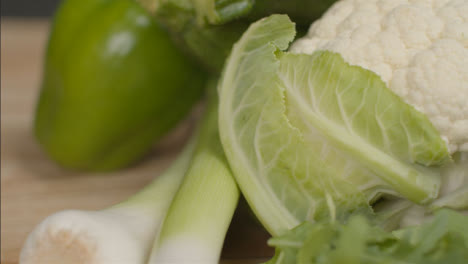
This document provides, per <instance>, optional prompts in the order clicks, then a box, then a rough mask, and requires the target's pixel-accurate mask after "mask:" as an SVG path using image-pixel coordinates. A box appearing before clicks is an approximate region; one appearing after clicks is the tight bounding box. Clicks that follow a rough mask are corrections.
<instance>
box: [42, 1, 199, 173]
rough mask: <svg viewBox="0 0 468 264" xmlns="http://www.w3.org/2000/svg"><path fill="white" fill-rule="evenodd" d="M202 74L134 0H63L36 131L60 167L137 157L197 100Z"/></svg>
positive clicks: (111, 165)
mask: <svg viewBox="0 0 468 264" xmlns="http://www.w3.org/2000/svg"><path fill="white" fill-rule="evenodd" d="M205 79H206V74H205V72H203V71H202V70H201V69H199V67H197V66H196V64H195V63H193V62H192V61H190V60H188V59H187V57H186V56H185V55H184V54H183V53H182V52H181V51H179V50H178V49H177V48H176V47H175V46H174V45H173V43H172V42H171V39H170V37H169V36H168V34H167V33H166V32H165V31H164V30H163V29H162V28H161V27H160V26H159V25H158V24H157V23H156V22H155V20H154V19H153V17H152V16H151V15H150V14H149V13H148V12H147V11H146V10H145V9H144V8H143V7H141V6H140V5H139V4H138V3H137V2H135V1H133V0H66V1H65V2H64V3H63V4H62V5H61V6H60V8H59V10H58V11H57V13H56V16H55V19H54V22H53V26H52V32H51V36H50V40H49V44H48V49H47V54H46V58H45V71H44V78H43V83H42V89H41V93H40V98H39V102H38V105H37V111H36V118H35V133H36V136H37V138H38V140H39V142H40V143H41V145H42V146H43V147H44V149H45V150H46V152H47V153H48V154H49V155H50V156H51V157H52V158H53V159H54V160H56V161H57V162H58V163H60V164H61V165H63V166H65V167H69V168H74V169H82V170H111V169H117V168H121V167H124V166H127V165H129V164H131V163H133V162H135V161H136V160H137V159H139V158H141V157H142V155H144V154H145V153H146V152H147V151H148V150H149V149H150V148H151V146H152V145H153V144H154V142H155V141H156V140H158V139H159V138H161V136H163V135H164V134H166V133H167V132H168V131H169V130H170V129H171V128H173V127H174V126H175V124H176V123H177V122H178V121H180V120H181V119H182V118H183V117H184V116H185V115H186V114H187V112H188V111H189V110H190V108H191V107H192V105H193V104H194V103H195V102H196V101H197V100H198V99H199V98H200V96H201V94H202V90H203V87H204V83H205Z"/></svg>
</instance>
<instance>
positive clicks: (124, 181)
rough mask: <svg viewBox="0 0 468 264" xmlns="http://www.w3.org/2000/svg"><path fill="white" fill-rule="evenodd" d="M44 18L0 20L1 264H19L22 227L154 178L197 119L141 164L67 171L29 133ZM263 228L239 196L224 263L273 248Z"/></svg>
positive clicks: (96, 205)
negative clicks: (107, 170)
mask: <svg viewBox="0 0 468 264" xmlns="http://www.w3.org/2000/svg"><path fill="white" fill-rule="evenodd" d="M48 30H49V22H48V21H44V20H29V21H27V20H12V19H7V20H4V19H2V22H1V33H2V34H1V263H3V264H16V263H17V261H18V255H19V252H20V249H21V246H22V244H23V242H24V240H25V238H26V236H27V234H28V233H29V232H30V231H31V230H32V229H33V228H34V226H35V225H37V224H38V223H39V222H40V221H41V220H42V219H44V218H45V217H46V216H48V215H50V214H52V213H54V212H57V211H60V210H63V209H82V210H99V209H102V208H105V207H107V206H109V205H112V204H115V203H118V202H119V201H121V200H123V199H125V198H126V197H128V196H130V195H132V194H133V193H135V192H137V191H138V190H139V189H141V188H142V187H143V186H145V185H146V184H147V183H148V182H150V181H151V180H152V179H153V178H154V177H157V175H159V174H160V173H161V172H162V171H163V170H164V169H165V168H167V167H168V165H169V164H170V162H171V161H172V160H173V159H174V157H175V156H176V155H177V153H178V151H179V150H180V149H181V146H182V145H183V143H184V141H185V140H186V138H187V135H188V134H189V131H190V128H191V127H192V124H193V123H194V121H193V120H194V119H195V118H193V117H192V118H189V119H188V120H186V121H184V123H183V124H181V125H180V126H179V127H178V128H177V129H176V130H175V131H173V132H172V133H171V135H169V136H168V137H166V138H165V139H164V140H162V142H160V143H159V144H158V145H156V146H155V147H154V150H153V151H152V152H151V153H150V155H148V157H146V158H145V160H143V161H142V162H140V163H139V164H137V165H135V166H133V167H131V168H128V169H125V170H121V171H118V172H112V173H83V172H72V171H68V170H65V169H63V168H60V167H59V166H57V165H56V164H55V163H54V162H53V161H51V160H49V159H48V157H47V156H46V155H45V154H44V153H43V152H42V150H41V148H40V146H39V145H38V144H37V142H36V141H35V139H34V136H33V134H32V121H33V113H34V108H35V102H36V98H37V95H38V92H39V87H40V81H41V73H42V61H43V52H44V48H45V44H46V41H47V35H48ZM267 239H268V234H267V233H266V232H265V231H264V230H263V229H262V228H261V227H260V225H259V224H257V223H256V221H255V220H254V219H253V217H252V216H251V213H250V212H249V211H248V206H246V204H245V203H241V206H239V208H238V210H237V212H236V215H235V216H234V219H233V223H232V225H231V228H230V230H229V231H228V236H227V240H226V243H225V247H224V249H223V254H222V255H223V260H222V262H221V263H223V264H234V263H246V264H249V263H259V262H262V261H264V260H265V259H266V258H267V257H268V256H271V255H272V253H273V252H272V250H271V249H270V248H268V247H267V246H266V240H267Z"/></svg>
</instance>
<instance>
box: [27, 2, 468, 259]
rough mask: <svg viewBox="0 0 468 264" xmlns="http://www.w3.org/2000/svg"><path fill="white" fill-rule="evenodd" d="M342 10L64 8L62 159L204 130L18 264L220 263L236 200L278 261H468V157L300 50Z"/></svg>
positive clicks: (53, 64) (59, 67)
mask: <svg viewBox="0 0 468 264" xmlns="http://www.w3.org/2000/svg"><path fill="white" fill-rule="evenodd" d="M334 2H335V1H333V0H309V1H304V0H294V1H277V0H270V1H267V0H257V1H254V0H139V1H134V0H65V1H64V3H63V4H62V6H61V7H60V8H59V10H58V12H57V14H56V16H55V19H54V24H53V26H52V32H51V37H50V41H49V46H48V50H47V55H46V63H45V71H44V80H43V85H42V90H41V94H40V98H39V102H38V107H37V112H36V120H35V132H36V135H37V139H38V140H39V142H40V143H41V145H42V146H43V148H44V149H45V151H46V152H47V153H48V154H49V156H50V157H51V158H52V159H54V160H55V161H56V162H57V163H58V164H60V165H61V166H64V167H67V168H69V169H75V170H98V171H107V170H115V169H121V168H124V167H127V166H132V165H133V164H134V163H135V162H137V161H139V160H141V159H142V158H143V157H144V155H145V154H146V153H147V152H148V151H149V149H150V148H151V147H152V146H153V145H154V143H155V142H157V141H158V140H160V139H161V138H162V137H163V136H164V135H166V134H167V133H169V132H170V131H171V129H172V128H174V126H175V125H177V123H178V122H180V121H181V120H182V119H183V118H184V117H185V116H186V115H187V114H188V112H189V111H190V109H191V108H192V107H193V106H194V104H195V103H196V102H198V101H199V100H200V99H202V98H204V103H205V110H204V116H203V118H202V119H201V120H200V122H199V123H200V124H199V126H198V128H197V129H196V131H194V133H193V136H192V139H191V140H190V141H189V143H187V146H186V147H185V149H184V151H183V152H182V154H180V157H179V158H178V159H177V160H176V161H175V162H174V164H173V166H172V167H170V168H169V169H168V170H167V171H166V172H165V173H163V174H162V175H160V176H158V177H157V178H156V179H155V180H154V182H153V183H151V184H150V185H149V186H148V187H146V188H145V189H143V190H142V191H141V192H140V193H137V194H136V195H134V196H133V197H130V198H129V199H128V200H126V201H123V202H122V203H120V204H118V205H115V206H113V207H110V208H108V209H104V210H102V211H99V212H84V211H77V210H70V211H64V212H60V213H57V214H54V215H52V216H50V217H48V218H47V219H46V220H45V221H44V222H42V223H41V224H40V225H39V226H38V228H36V229H35V230H34V231H33V232H32V233H31V235H30V236H29V238H28V240H27V241H26V243H25V246H24V248H23V250H22V253H21V259H20V263H22V264H28V263H36V264H37V263H39V264H40V263H48V264H50V263H114V264H120V263H134V264H139V263H163V264H169V263H188V264H190V263H205V264H206V263H217V262H218V261H219V258H220V251H221V248H222V245H223V241H224V237H225V234H226V231H227V229H228V227H229V224H230V221H231V218H232V215H233V213H234V210H235V208H236V206H237V202H238V199H239V196H240V194H242V195H243V196H244V197H245V198H246V200H247V202H248V203H249V205H250V207H251V209H252V211H253V212H254V214H255V216H256V217H257V218H258V219H259V221H260V222H261V224H262V225H263V226H264V227H265V228H266V229H267V230H268V231H269V233H270V234H271V235H272V236H273V238H271V239H270V240H269V245H270V246H272V247H275V248H276V254H275V256H274V257H273V259H271V260H270V261H269V262H267V263H268V264H274V263H275V264H293V263H298V264H309V263H310V264H311V263H324V264H325V263H330V264H331V263H350V264H355V263H356V264H357V263H413V264H420V263H434V264H435V263H452V264H458V263H460V264H461V263H468V216H465V215H464V214H465V213H466V212H467V210H468V153H466V152H456V153H451V152H450V151H449V149H448V148H447V144H446V141H444V139H443V138H442V137H441V135H440V134H439V131H438V130H437V129H436V128H435V127H434V125H433V124H432V123H431V121H430V120H429V119H428V117H427V116H426V115H425V114H423V113H421V112H420V111H418V110H417V108H415V107H414V106H412V105H410V104H408V103H406V102H405V100H403V98H401V97H400V96H398V95H396V94H395V93H394V92H392V91H391V90H390V89H389V88H388V87H387V84H386V83H384V82H383V81H382V79H381V78H380V77H379V76H378V75H377V74H376V73H374V72H372V71H370V70H367V69H364V68H362V67H359V66H353V65H350V64H349V63H347V62H346V61H345V60H344V59H343V57H342V56H341V55H340V54H338V53H333V52H331V51H316V52H314V53H313V54H311V55H309V54H295V53H292V52H289V51H288V48H289V46H290V44H291V42H293V41H294V39H295V38H297V37H298V35H302V34H303V33H304V32H306V30H307V27H308V26H309V25H310V24H311V23H312V22H313V21H314V20H316V19H317V18H319V17H320V16H321V15H322V14H323V13H324V12H325V11H326V10H327V9H328V8H329V7H330V6H331V5H332V4H333V3H334ZM465 85H466V84H465ZM70 237H72V238H73V239H70ZM64 240H66V241H68V242H67V243H68V244H66V245H67V246H66V247H63V246H62V244H63V243H62V242H63V241H64ZM61 241H62V242H61ZM83 248H85V249H87V250H83ZM91 248H92V250H90V249H91ZM83 252H84V253H83ZM180 252H183V254H181V253H180ZM74 256H78V257H74ZM57 261H59V262H57Z"/></svg>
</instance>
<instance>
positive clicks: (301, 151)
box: [218, 15, 450, 235]
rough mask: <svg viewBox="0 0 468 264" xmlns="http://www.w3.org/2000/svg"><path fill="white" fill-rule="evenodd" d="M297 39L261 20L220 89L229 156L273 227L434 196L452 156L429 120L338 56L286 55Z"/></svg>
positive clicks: (281, 19) (283, 25)
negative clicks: (383, 200)
mask: <svg viewBox="0 0 468 264" xmlns="http://www.w3.org/2000/svg"><path fill="white" fill-rule="evenodd" d="M294 36H295V29H294V24H293V23H292V22H291V21H290V20H289V18H288V17H287V16H285V15H273V16H270V17H268V18H265V19H262V20H260V21H258V22H256V23H253V24H252V25H251V26H250V27H249V29H248V30H247V31H246V32H245V33H244V35H243V36H242V38H241V39H240V40H239V41H238V42H237V43H236V44H235V45H234V47H233V50H232V53H231V55H230V57H229V59H228V60H227V62H226V65H225V68H224V72H223V75H222V79H221V81H220V82H219V84H218V90H219V95H220V112H219V129H220V135H221V141H222V143H223V147H224V150H225V152H226V155H227V158H228V161H229V163H230V166H231V168H232V170H233V171H234V174H235V177H236V180H237V182H238V184H239V186H240V188H241V190H242V192H243V194H244V196H245V197H246V199H247V201H248V202H249V204H250V206H251V208H252V209H253V210H254V212H255V213H256V215H257V217H258V218H259V219H260V221H261V222H262V223H263V225H264V226H265V227H266V228H267V230H269V231H270V233H272V234H273V235H278V234H281V233H282V232H284V231H286V230H289V229H291V228H293V227H295V226H297V225H298V224H299V223H301V222H303V221H315V220H320V219H324V218H327V219H330V218H331V219H345V218H346V217H347V216H349V215H350V214H353V213H356V212H372V210H371V208H370V206H369V205H370V204H371V203H372V202H373V201H375V200H376V199H378V198H379V197H380V196H381V195H383V194H392V195H396V196H400V197H403V198H406V199H408V200H410V201H412V202H415V203H419V204H425V203H428V202H430V201H432V200H433V199H434V198H436V197H437V196H438V190H439V188H440V169H439V165H441V164H445V163H446V162H448V161H450V155H449V153H448V150H447V147H446V145H445V142H444V141H443V140H442V139H441V137H440V135H439V134H438V132H437V131H436V129H435V128H434V127H433V125H432V124H431V123H430V122H429V120H428V119H427V117H426V116H424V115H423V114H421V113H420V112H418V111H417V110H415V109H414V108H413V107H411V106H410V105H408V104H406V103H404V102H403V100H401V98H399V97H398V96H397V95H395V94H394V93H393V92H391V91H390V90H389V89H388V88H387V87H386V85H385V84H384V83H383V81H382V80H381V79H380V78H379V77H378V76H377V75H376V74H375V73H373V72H371V71H368V70H365V69H363V68H360V67H356V66H351V65H349V64H347V63H346V62H345V61H344V60H343V59H342V57H341V56H340V55H338V54H334V53H331V52H325V51H321V52H316V53H314V54H312V55H306V54H290V53H288V52H285V50H286V49H287V48H288V45H289V43H290V42H291V41H292V40H293V39H294Z"/></svg>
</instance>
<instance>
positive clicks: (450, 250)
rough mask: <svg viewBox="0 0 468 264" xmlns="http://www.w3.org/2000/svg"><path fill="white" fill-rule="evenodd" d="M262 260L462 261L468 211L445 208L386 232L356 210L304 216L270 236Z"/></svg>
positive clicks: (291, 263)
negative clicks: (270, 254) (334, 216)
mask: <svg viewBox="0 0 468 264" xmlns="http://www.w3.org/2000/svg"><path fill="white" fill-rule="evenodd" d="M268 244H269V245H271V246H274V247H276V254H275V257H274V258H273V259H272V260H270V261H269V262H267V263H268V264H313V263H317V264H318V263H320V264H335V263H347V264H366V263H369V264H387V263H388V264H390V263H398V264H400V263H401V264H436V263H440V264H445V263H450V264H462V263H466V261H467V260H468V217H467V216H464V215H461V214H459V213H456V212H455V211H451V210H441V211H439V212H437V213H436V215H435V217H434V219H433V220H432V221H431V222H428V223H425V224H423V225H421V226H418V227H411V228H407V229H402V230H398V231H395V232H393V233H387V232H385V231H383V230H382V229H380V228H378V227H373V226H372V225H370V224H369V222H368V221H367V220H366V219H365V218H364V217H362V216H353V217H351V218H350V219H349V222H348V223H347V224H345V225H343V224H338V223H336V222H320V223H315V224H314V223H311V222H305V223H303V224H301V225H299V226H298V227H296V228H295V229H293V230H291V231H289V232H288V233H286V234H284V235H282V236H279V237H275V238H272V239H270V241H269V243H268Z"/></svg>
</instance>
